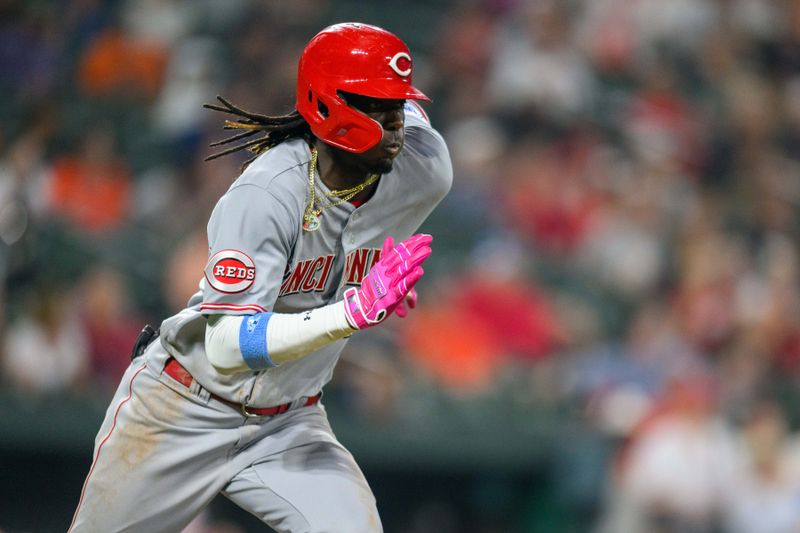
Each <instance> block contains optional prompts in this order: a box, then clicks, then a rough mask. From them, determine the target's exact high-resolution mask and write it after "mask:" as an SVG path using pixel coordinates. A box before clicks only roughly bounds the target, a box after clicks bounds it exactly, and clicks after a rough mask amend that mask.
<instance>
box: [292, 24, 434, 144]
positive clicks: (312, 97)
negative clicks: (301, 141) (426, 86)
mask: <svg viewBox="0 0 800 533" xmlns="http://www.w3.org/2000/svg"><path fill="white" fill-rule="evenodd" d="M339 91H342V92H346V93H353V94H358V95H361V96H368V97H371V98H387V99H397V100H406V99H412V100H430V99H429V98H428V97H427V96H425V95H424V94H422V92H421V91H420V90H419V89H417V88H415V87H414V86H413V85H411V54H410V53H409V51H408V47H407V46H406V45H405V43H403V41H401V40H400V39H399V38H398V37H397V36H395V35H393V34H392V33H389V32H388V31H386V30H384V29H382V28H378V27H377V26H370V25H368V24H357V23H344V24H335V25H333V26H329V27H327V28H325V29H324V30H322V31H321V32H319V33H318V34H317V35H316V36H315V37H314V38H313V39H311V41H310V42H309V43H308V45H307V46H306V48H305V50H303V55H302V56H301V57H300V64H299V67H298V72H297V103H296V106H297V111H298V112H299V113H300V115H302V116H303V118H304V119H306V122H308V124H309V125H310V126H311V131H312V132H313V133H314V135H316V136H317V137H318V138H320V139H322V140H323V141H325V142H326V143H328V144H330V145H332V146H335V147H337V148H341V149H343V150H347V151H348V152H356V153H360V152H364V151H366V150H369V149H370V148H372V147H373V146H375V145H376V144H377V143H378V142H379V141H380V139H381V136H382V135H383V127H382V126H381V125H380V124H378V123H377V122H376V121H375V120H373V119H371V118H370V117H368V116H367V115H365V114H364V113H361V112H359V111H357V110H356V109H353V108H352V107H349V106H348V105H347V103H346V102H345V101H344V100H343V99H342V97H341V96H340V95H339Z"/></svg>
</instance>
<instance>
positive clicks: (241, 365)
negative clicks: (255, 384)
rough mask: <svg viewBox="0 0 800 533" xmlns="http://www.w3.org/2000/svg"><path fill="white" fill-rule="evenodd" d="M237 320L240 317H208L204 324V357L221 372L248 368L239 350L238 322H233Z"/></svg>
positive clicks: (243, 370)
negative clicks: (206, 322)
mask: <svg viewBox="0 0 800 533" xmlns="http://www.w3.org/2000/svg"><path fill="white" fill-rule="evenodd" d="M238 321H241V317H209V321H208V324H207V325H206V338H205V347H206V358H207V359H208V362H209V363H211V366H213V367H214V368H215V369H216V370H217V372H219V373H221V374H233V373H236V372H247V371H249V370H250V367H248V366H247V364H246V363H245V361H244V359H243V358H242V352H241V351H240V350H239V341H238V336H237V334H236V331H238V324H235V323H233V322H238Z"/></svg>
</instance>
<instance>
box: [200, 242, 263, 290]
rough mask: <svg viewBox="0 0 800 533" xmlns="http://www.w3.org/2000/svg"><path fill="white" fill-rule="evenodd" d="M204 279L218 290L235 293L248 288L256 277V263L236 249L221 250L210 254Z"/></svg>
mask: <svg viewBox="0 0 800 533" xmlns="http://www.w3.org/2000/svg"><path fill="white" fill-rule="evenodd" d="M205 275H206V281H208V283H209V284H210V285H211V286H212V287H214V289H216V290H217V291H219V292H224V293H228V294H231V293H236V292H242V291H245V290H247V289H249V288H250V286H251V285H253V282H254V281H255V279H256V265H255V263H254V262H253V260H252V259H250V256H248V255H247V254H245V253H242V252H240V251H238V250H221V251H219V252H217V253H215V254H214V255H213V256H211V259H209V260H208V264H207V265H206V269H205Z"/></svg>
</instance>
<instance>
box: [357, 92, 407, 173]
mask: <svg viewBox="0 0 800 533" xmlns="http://www.w3.org/2000/svg"><path fill="white" fill-rule="evenodd" d="M346 98H347V103H348V105H350V106H351V107H354V108H355V109H357V110H359V111H361V112H362V113H364V114H365V115H367V116H368V117H370V118H371V119H373V120H375V121H376V122H377V123H378V124H380V125H381V127H382V128H383V137H381V140H380V141H379V142H378V144H376V145H375V146H373V147H372V148H370V149H369V150H367V151H366V152H364V153H362V154H359V155H358V157H359V159H360V160H361V161H362V162H363V165H364V166H366V170H367V171H368V172H377V173H379V174H386V173H387V172H390V171H391V170H392V163H393V161H394V158H395V157H397V155H398V154H399V153H400V151H401V150H402V149H403V142H404V140H405V130H404V128H403V126H404V124H405V111H403V105H404V104H405V100H387V99H382V98H369V97H366V96H359V95H355V94H348V95H347V96H346Z"/></svg>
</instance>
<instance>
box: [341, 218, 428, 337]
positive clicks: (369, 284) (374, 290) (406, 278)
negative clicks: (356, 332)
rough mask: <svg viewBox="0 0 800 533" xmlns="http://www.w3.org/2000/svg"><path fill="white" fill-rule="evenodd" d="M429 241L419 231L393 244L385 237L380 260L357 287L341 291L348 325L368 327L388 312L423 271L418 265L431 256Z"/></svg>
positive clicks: (375, 323)
mask: <svg viewBox="0 0 800 533" xmlns="http://www.w3.org/2000/svg"><path fill="white" fill-rule="evenodd" d="M432 241H433V237H431V236H430V235H427V234H424V233H419V234H417V235H412V236H411V237H409V238H408V239H406V240H404V241H403V242H401V243H400V244H398V245H397V246H395V245H394V239H393V238H392V237H386V240H385V241H384V242H383V250H382V251H381V259H380V261H378V262H377V263H375V265H373V267H372V268H371V269H370V271H369V272H368V273H367V275H366V276H364V279H363V280H362V281H361V287H360V288H358V289H357V288H355V287H352V288H350V289H347V290H346V291H344V310H345V314H346V315H347V321H348V322H349V323H350V325H351V326H352V327H354V328H356V329H364V328H369V327H372V326H375V325H377V324H380V323H381V322H383V321H384V320H386V318H387V317H388V316H389V315H391V314H392V312H393V311H394V310H395V309H396V308H397V307H398V305H400V304H401V303H402V302H403V300H404V299H405V298H406V296H407V295H408V294H409V293H410V292H411V291H412V290H413V289H414V285H415V284H416V283H417V281H419V279H420V278H421V277H422V275H423V274H424V271H423V270H422V267H421V266H420V265H422V263H423V262H424V261H425V260H426V259H427V258H428V256H429V255H431V248H430V243H431V242H432ZM409 305H411V304H409ZM415 305H416V301H415Z"/></svg>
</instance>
